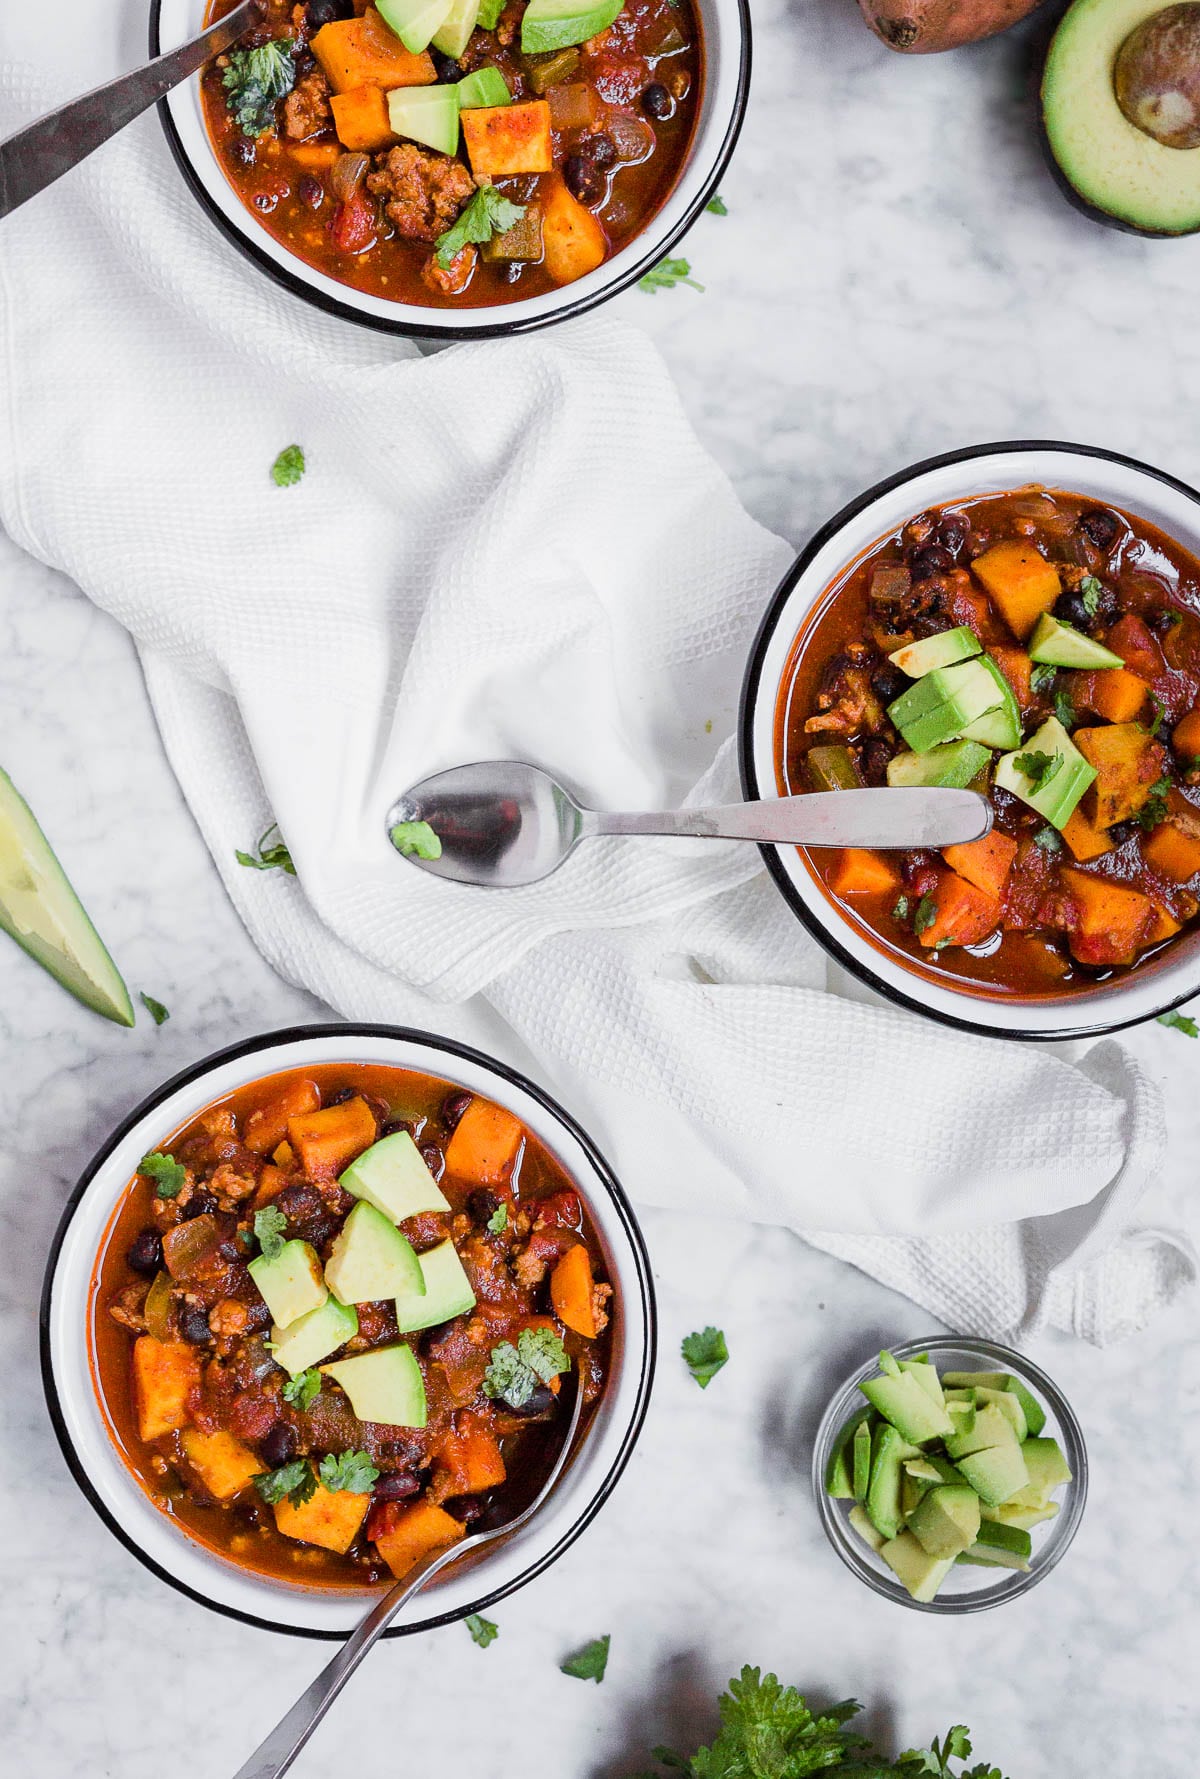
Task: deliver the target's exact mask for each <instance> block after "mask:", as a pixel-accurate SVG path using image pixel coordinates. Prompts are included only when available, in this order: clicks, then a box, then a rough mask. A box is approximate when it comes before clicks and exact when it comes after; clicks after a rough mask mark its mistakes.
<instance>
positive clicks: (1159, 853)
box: [1142, 815, 1200, 883]
mask: <svg viewBox="0 0 1200 1779" xmlns="http://www.w3.org/2000/svg"><path fill="white" fill-rule="evenodd" d="M1197 825H1198V824H1196V823H1195V822H1194V821H1188V822H1183V821H1179V822H1177V821H1175V820H1173V819H1172V817H1171V816H1170V815H1168V817H1167V819H1166V821H1165V822H1160V823H1159V824H1158V826H1157V827H1156V828H1155V829H1154V831H1153V833H1152V834H1151V835H1150V837H1149V839H1148V840H1146V841H1144V842H1143V844H1142V853H1143V856H1144V857H1145V860H1146V863H1147V864H1148V865H1149V866H1150V868H1151V870H1152V871H1157V872H1158V875H1159V876H1160V877H1166V878H1167V879H1169V881H1170V882H1171V883H1187V882H1188V881H1189V879H1191V878H1193V877H1195V875H1196V873H1197V872H1198V871H1200V834H1198V833H1196V832H1194V831H1193V830H1194V829H1195V827H1196V826H1197Z"/></svg>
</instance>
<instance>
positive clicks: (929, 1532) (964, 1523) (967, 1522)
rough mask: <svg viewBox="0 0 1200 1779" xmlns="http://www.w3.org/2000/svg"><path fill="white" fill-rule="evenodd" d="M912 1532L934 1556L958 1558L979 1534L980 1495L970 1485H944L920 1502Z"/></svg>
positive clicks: (914, 1514)
mask: <svg viewBox="0 0 1200 1779" xmlns="http://www.w3.org/2000/svg"><path fill="white" fill-rule="evenodd" d="M908 1529H909V1531H910V1532H911V1533H912V1535H913V1537H914V1538H915V1539H916V1540H917V1543H918V1544H919V1545H920V1546H921V1548H922V1550H924V1551H927V1552H928V1554H929V1555H930V1556H931V1557H956V1556H957V1555H958V1553H959V1551H960V1550H969V1549H970V1547H971V1546H972V1544H974V1543H975V1540H976V1538H977V1536H978V1535H979V1532H980V1523H979V1496H978V1495H977V1494H976V1493H975V1491H974V1489H971V1488H968V1487H967V1485H966V1483H957V1484H953V1483H940V1484H938V1485H937V1486H936V1487H935V1488H932V1489H930V1491H929V1493H928V1494H927V1495H925V1496H924V1497H923V1498H922V1500H921V1501H920V1502H919V1504H918V1505H917V1507H916V1509H915V1510H914V1512H913V1514H912V1517H911V1518H910V1520H909V1522H908Z"/></svg>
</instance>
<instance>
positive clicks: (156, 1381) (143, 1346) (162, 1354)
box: [133, 1334, 200, 1440]
mask: <svg viewBox="0 0 1200 1779" xmlns="http://www.w3.org/2000/svg"><path fill="white" fill-rule="evenodd" d="M199 1382H200V1354H199V1350H198V1349H197V1348H196V1347H193V1346H191V1345H190V1344H189V1343H188V1342H187V1341H182V1340H155V1338H154V1336H153V1335H152V1334H141V1335H139V1336H138V1338H137V1339H136V1340H135V1341H134V1343H133V1400H134V1405H135V1407H136V1409H137V1424H138V1433H139V1435H140V1436H141V1438H142V1439H145V1440H152V1439H161V1438H162V1436H163V1434H164V1433H174V1432H175V1430H176V1428H178V1427H184V1426H186V1425H187V1422H188V1419H189V1416H188V1396H189V1395H190V1393H191V1392H192V1390H194V1389H195V1388H196V1387H197V1386H198V1385H199Z"/></svg>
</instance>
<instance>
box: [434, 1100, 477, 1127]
mask: <svg viewBox="0 0 1200 1779" xmlns="http://www.w3.org/2000/svg"><path fill="white" fill-rule="evenodd" d="M474 1097H475V1096H474V1094H470V1093H448V1094H447V1095H446V1097H445V1099H444V1100H443V1101H442V1112H441V1118H442V1123H443V1124H444V1125H445V1127H446V1129H447V1131H451V1130H453V1129H454V1128H455V1127H456V1125H458V1124H459V1123H460V1122H461V1120H462V1115H463V1113H464V1112H465V1111H466V1109H467V1107H468V1106H469V1105H470V1103H471V1101H472V1100H473V1099H474Z"/></svg>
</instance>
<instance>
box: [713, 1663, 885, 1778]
mask: <svg viewBox="0 0 1200 1779" xmlns="http://www.w3.org/2000/svg"><path fill="white" fill-rule="evenodd" d="M857 1710H858V1706H857V1704H856V1703H855V1701H854V1700H853V1699H848V1700H847V1701H846V1702H845V1703H844V1704H841V1705H834V1706H832V1707H831V1708H830V1710H828V1711H827V1712H825V1713H823V1714H822V1715H821V1716H820V1717H817V1716H814V1714H813V1713H812V1712H811V1711H810V1710H809V1708H808V1705H807V1703H806V1702H805V1700H804V1698H803V1696H802V1695H801V1694H800V1693H798V1692H797V1691H796V1689H795V1687H792V1686H783V1685H781V1684H780V1682H779V1681H778V1680H777V1679H776V1677H775V1675H774V1674H766V1675H760V1673H759V1670H758V1669H757V1668H743V1669H742V1672H741V1675H740V1677H739V1678H738V1679H737V1680H731V1681H730V1682H729V1691H728V1692H727V1693H726V1694H724V1696H723V1697H722V1699H721V1701H720V1712H721V1729H720V1733H719V1734H718V1736H717V1739H716V1741H715V1742H714V1743H713V1744H712V1746H711V1747H710V1748H701V1749H699V1750H698V1751H697V1753H696V1754H694V1755H693V1756H692V1762H691V1768H690V1771H691V1772H692V1774H693V1775H694V1779H738V1776H740V1775H742V1774H746V1775H749V1774H754V1775H756V1776H757V1775H762V1776H763V1779H768V1776H769V1779H805V1776H806V1775H808V1774H810V1773H819V1772H823V1771H824V1770H825V1769H826V1768H828V1767H841V1766H842V1765H843V1763H844V1762H845V1760H846V1756H847V1753H848V1752H850V1751H851V1750H852V1749H855V1748H857V1747H859V1746H861V1745H862V1744H861V1739H860V1738H859V1737H858V1736H855V1735H850V1734H848V1733H847V1731H846V1730H845V1728H844V1725H845V1724H846V1722H847V1721H848V1720H849V1719H850V1718H851V1717H852V1716H853V1715H854V1714H855V1712H856V1711H857ZM860 1771H861V1769H860ZM868 1771H869V1769H868Z"/></svg>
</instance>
